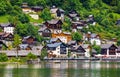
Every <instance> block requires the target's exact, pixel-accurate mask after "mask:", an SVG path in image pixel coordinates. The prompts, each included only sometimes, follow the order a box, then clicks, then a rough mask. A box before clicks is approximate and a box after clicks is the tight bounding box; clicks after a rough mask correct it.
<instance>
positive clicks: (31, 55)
mask: <svg viewBox="0 0 120 77" xmlns="http://www.w3.org/2000/svg"><path fill="white" fill-rule="evenodd" d="M27 58H28V59H29V60H30V59H36V58H37V56H36V55H34V54H32V53H31V52H30V53H28V55H27Z"/></svg>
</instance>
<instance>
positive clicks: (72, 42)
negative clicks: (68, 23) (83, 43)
mask: <svg viewBox="0 0 120 77" xmlns="http://www.w3.org/2000/svg"><path fill="white" fill-rule="evenodd" d="M75 43H76V41H73V40H72V41H69V42H68V45H71V44H75Z"/></svg>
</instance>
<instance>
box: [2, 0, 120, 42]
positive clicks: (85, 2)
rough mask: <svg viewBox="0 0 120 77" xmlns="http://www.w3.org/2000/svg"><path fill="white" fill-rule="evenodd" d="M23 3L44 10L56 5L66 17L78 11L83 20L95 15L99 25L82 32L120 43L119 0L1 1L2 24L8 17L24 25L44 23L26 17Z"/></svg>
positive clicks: (90, 26)
mask: <svg viewBox="0 0 120 77" xmlns="http://www.w3.org/2000/svg"><path fill="white" fill-rule="evenodd" d="M23 2H27V3H28V4H29V6H43V7H44V8H48V7H51V6H53V5H55V6H57V7H59V8H62V9H63V10H65V13H66V15H67V14H68V13H69V11H71V10H76V11H77V13H79V15H80V18H81V19H86V18H87V17H88V16H89V15H93V16H94V18H95V21H96V22H97V24H96V25H95V26H92V25H89V28H87V29H86V28H85V29H83V30H82V32H85V33H87V32H92V33H97V34H99V35H100V36H101V38H102V39H112V38H117V39H118V43H119V42H120V38H119V36H120V31H119V30H120V26H119V25H116V22H117V20H119V19H120V9H119V8H120V1H119V0H9V1H8V0H4V1H3V0H1V3H0V23H4V22H7V21H9V19H7V16H11V17H13V19H14V17H18V18H17V19H18V21H20V22H22V23H23V24H24V23H28V22H43V20H44V18H42V17H41V19H40V20H34V19H32V18H30V17H29V16H27V15H25V14H24V13H23V12H22V10H21V5H22V3H23ZM11 19H12V18H11ZM23 19H24V20H23ZM44 21H45V20H44Z"/></svg>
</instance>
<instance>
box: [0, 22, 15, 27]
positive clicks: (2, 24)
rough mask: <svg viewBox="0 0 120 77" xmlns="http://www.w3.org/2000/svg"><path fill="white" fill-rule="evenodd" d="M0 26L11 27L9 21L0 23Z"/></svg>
mask: <svg viewBox="0 0 120 77" xmlns="http://www.w3.org/2000/svg"><path fill="white" fill-rule="evenodd" d="M0 26H1V27H13V25H12V24H11V23H1V24H0Z"/></svg>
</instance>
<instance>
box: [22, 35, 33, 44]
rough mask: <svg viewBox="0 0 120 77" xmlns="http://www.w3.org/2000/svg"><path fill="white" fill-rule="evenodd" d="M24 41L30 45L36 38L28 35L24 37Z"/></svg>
mask: <svg viewBox="0 0 120 77" xmlns="http://www.w3.org/2000/svg"><path fill="white" fill-rule="evenodd" d="M22 41H23V43H24V44H29V45H30V44H34V41H35V38H34V37H32V36H27V37H24V38H23V40H22Z"/></svg>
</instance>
